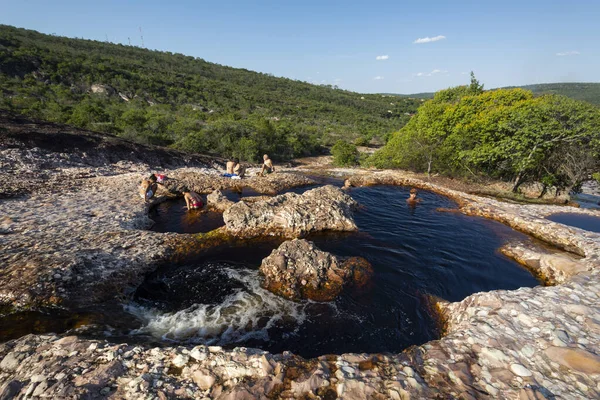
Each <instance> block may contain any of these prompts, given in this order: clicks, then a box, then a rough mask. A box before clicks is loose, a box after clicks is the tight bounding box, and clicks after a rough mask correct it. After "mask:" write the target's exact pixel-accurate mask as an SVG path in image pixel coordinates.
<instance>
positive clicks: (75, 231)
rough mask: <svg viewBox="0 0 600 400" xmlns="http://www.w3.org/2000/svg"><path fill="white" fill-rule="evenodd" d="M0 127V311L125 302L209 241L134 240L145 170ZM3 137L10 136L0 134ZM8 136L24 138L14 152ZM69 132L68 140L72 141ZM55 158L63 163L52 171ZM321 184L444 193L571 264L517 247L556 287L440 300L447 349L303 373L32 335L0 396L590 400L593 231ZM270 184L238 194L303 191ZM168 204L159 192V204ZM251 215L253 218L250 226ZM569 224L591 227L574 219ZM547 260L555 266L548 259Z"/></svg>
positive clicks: (594, 393) (347, 359) (185, 351)
mask: <svg viewBox="0 0 600 400" xmlns="http://www.w3.org/2000/svg"><path fill="white" fill-rule="evenodd" d="M3 118H4V117H3ZM4 125H6V124H4ZM4 125H3V130H2V131H1V132H0V137H2V142H0V152H2V154H1V157H0V160H2V161H1V162H2V165H1V166H0V174H1V176H0V178H1V179H0V182H2V183H1V186H0V191H1V193H2V197H3V198H2V199H1V200H0V248H2V251H1V252H0V265H1V266H2V267H1V268H2V269H1V272H2V274H1V275H0V301H1V303H2V305H4V306H7V307H13V308H34V309H35V307H37V306H38V305H41V304H42V305H43V304H61V305H63V306H65V307H67V308H69V307H76V306H80V305H83V304H89V303H91V302H94V303H98V302H101V301H104V300H107V299H113V298H115V297H119V296H123V295H124V294H125V293H127V290H128V288H131V287H135V286H136V285H137V284H138V283H139V281H140V279H142V277H143V276H144V275H145V274H146V273H147V272H149V271H151V270H153V269H155V268H156V266H157V263H159V262H164V261H165V260H167V259H169V257H170V254H171V253H172V252H178V251H187V249H193V248H197V247H199V246H200V247H201V246H202V243H204V241H206V240H207V239H206V238H203V237H201V236H200V237H195V236H192V235H175V234H161V233H156V232H148V231H145V230H142V229H143V228H146V227H148V225H149V224H151V221H150V220H149V219H148V217H147V212H148V208H149V207H150V205H149V204H144V203H143V201H141V199H140V198H139V197H138V195H137V190H136V189H137V184H138V183H139V179H140V178H141V177H142V176H143V175H145V174H147V173H149V172H151V171H152V168H155V165H156V164H151V163H148V164H146V163H145V162H144V161H139V160H135V159H133V158H131V159H130V158H127V157H125V156H124V155H123V158H122V159H121V160H125V161H123V162H120V161H118V160H113V161H110V160H109V161H108V162H106V163H100V161H98V162H99V164H98V166H94V165H91V164H88V163H87V161H85V160H84V161H81V162H80V161H78V160H77V159H76V157H83V155H82V153H84V152H86V151H87V150H84V149H83V150H82V149H79V150H78V151H75V150H72V151H62V150H63V147H64V148H66V149H69V148H71V149H72V148H73V147H72V146H71V147H69V145H68V142H69V140H65V141H64V142H63V143H62V144H60V143H59V142H57V146H59V147H60V148H57V149H54V148H50V147H49V146H50V144H48V145H45V147H44V146H42V145H41V144H39V143H37V142H35V143H33V144H31V143H29V140H36V139H35V134H36V132H37V131H40V130H41V132H42V133H43V132H44V130H45V129H48V130H49V132H51V133H52V134H53V135H58V134H59V133H60V130H61V129H62V128H61V129H58V128H56V127H52V126H50V125H51V124H50V125H44V124H37V123H34V122H31V121H27V120H20V121H17V123H14V124H13V125H10V126H4ZM57 129H58V130H57ZM65 129H66V128H65ZM69 129H72V128H69ZM13 130H16V131H14V132H17V131H18V132H17V134H13V133H14V132H13ZM7 131H11V132H13V133H10V132H9V134H7V135H5V133H6V132H7ZM19 132H21V133H27V132H29V134H27V135H25V136H24V139H23V140H20V139H19V135H20V134H21V133H19ZM67 133H69V132H67ZM69 134H72V135H76V134H78V133H76V132H75V130H72V131H71V133H69ZM93 135H95V134H93ZM52 140H55V139H52ZM115 140H116V139H115ZM36 143H37V144H36ZM120 145H121V144H119V146H120ZM123 146H125V147H124V148H126V145H125V144H123ZM135 146H138V145H135ZM100 147H101V146H100ZM61 151H62V153H64V154H66V155H65V156H62V155H61V154H62V153H61ZM131 151H133V150H131ZM131 151H130V150H128V152H129V153H130V152H131ZM147 151H148V152H150V156H151V157H150V158H156V155H155V156H152V153H151V152H152V151H153V150H152V148H149V150H147ZM156 151H157V152H158V151H162V150H158V149H157V150H156ZM89 152H90V154H93V156H92V157H94V158H95V159H97V160H101V158H102V157H109V155H108V154H105V153H106V152H105V151H104V150H102V149H97V148H96V147H94V146H92V147H90V150H89ZM132 157H133V156H132ZM118 158H119V157H118ZM61 159H65V160H67V161H65V162H63V163H61V162H60V160H61ZM55 161H56V163H55ZM48 162H49V163H50V164H44V163H48ZM61 164H62V165H61ZM164 168H165V169H167V167H166V165H165V166H164ZM169 168H171V169H167V175H169V176H172V177H173V178H174V179H179V180H181V181H185V182H186V184H190V185H191V184H194V182H196V183H197V184H198V187H199V188H206V191H203V193H210V192H212V191H214V190H216V189H219V185H231V184H233V182H232V181H231V180H229V181H227V180H225V179H224V178H221V177H220V171H218V170H216V169H214V168H213V166H212V165H211V161H207V163H205V164H203V163H202V161H201V160H199V161H197V164H194V165H188V166H187V167H186V168H182V166H175V165H172V166H170V167H169ZM331 172H332V173H334V174H338V175H345V176H347V177H349V179H350V181H351V183H352V185H354V186H361V185H366V184H396V185H409V186H415V187H419V188H423V189H428V190H432V191H435V192H438V193H441V194H444V195H446V196H449V197H451V198H453V199H455V200H456V201H457V202H458V203H459V204H460V212H463V213H466V214H469V215H480V216H485V217H487V218H491V219H494V220H497V221H500V222H502V223H504V224H507V225H509V226H511V227H513V228H515V229H517V230H520V231H522V232H525V233H527V234H529V235H532V236H534V237H536V238H538V239H541V240H542V241H544V242H546V243H548V244H551V245H553V246H555V247H558V248H561V249H563V250H568V251H570V252H572V253H574V254H576V256H574V255H572V254H567V253H562V254H561V253H559V252H556V253H554V252H551V253H548V252H545V251H541V250H539V249H537V248H531V247H530V246H529V245H528V244H515V245H514V246H513V247H512V250H511V251H512V252H513V254H514V255H515V257H517V258H519V257H521V258H522V259H523V260H524V262H523V263H524V264H526V265H527V268H530V269H531V270H532V271H534V272H537V273H538V274H539V275H541V276H549V277H551V279H552V280H553V281H552V282H554V283H556V284H557V285H556V286H538V287H535V288H522V289H519V290H514V291H503V290H498V291H492V292H488V293H476V294H473V295H471V296H469V297H467V298H466V299H464V300H463V301H460V302H457V303H450V304H442V303H438V306H439V308H440V310H441V312H442V315H443V316H444V320H445V324H446V328H445V335H444V337H443V338H441V339H440V340H436V341H432V342H429V343H426V344H424V345H422V346H416V347H412V348H410V349H407V350H406V351H404V352H402V353H399V354H343V355H324V356H321V357H317V358H314V359H310V360H304V359H302V358H300V357H297V356H294V355H292V354H290V353H289V352H284V353H283V354H277V355H273V354H269V353H266V352H263V351H260V350H253V349H245V348H237V349H234V350H224V349H222V348H220V347H205V346H197V347H194V346H180V347H160V348H157V347H152V346H150V345H139V346H136V345H132V344H125V343H120V344H118V343H113V342H111V341H110V340H101V341H98V340H88V339H83V338H78V337H74V336H65V335H27V336H24V337H21V338H19V339H16V340H11V341H8V342H6V343H3V344H0V397H2V398H11V397H15V398H34V397H46V398H115V399H120V398H159V399H165V398H198V399H202V398H217V399H238V398H240V399H241V398H284V399H292V398H302V397H304V398H316V397H317V396H320V397H321V398H344V399H367V398H373V399H409V398H413V399H421V398H465V399H475V398H511V399H528V398H532V399H533V398H548V399H551V398H565V399H589V398H599V397H600V384H599V383H598V382H599V381H600V372H599V368H598V365H599V364H598V363H599V359H598V357H599V356H600V354H599V351H598V349H599V348H600V317H599V315H600V279H599V272H598V271H599V270H598V264H599V262H600V261H599V260H600V236H599V235H598V234H596V233H593V232H588V231H583V230H581V229H577V228H572V227H567V226H565V225H562V224H558V223H555V222H552V221H549V220H547V219H545V218H544V217H545V216H547V215H550V214H552V213H556V212H559V211H563V210H564V208H563V207H558V206H545V205H518V204H512V203H506V202H500V201H497V200H494V199H490V198H483V197H478V196H474V195H469V194H465V193H463V192H458V191H454V190H450V189H447V188H445V187H442V186H437V185H433V184H431V183H429V182H426V181H422V180H418V179H416V178H414V177H413V176H412V175H411V174H407V173H403V172H398V171H375V172H374V171H361V170H333V171H331ZM279 175H280V174H279V173H278V174H273V175H271V176H269V177H268V178H264V179H263V178H258V177H256V178H250V180H248V182H252V180H255V181H257V182H260V183H257V184H256V185H257V187H261V188H264V189H269V190H271V189H273V190H275V189H277V188H279V187H280V186H279V185H284V184H290V183H291V182H292V181H293V182H296V183H299V182H300V181H302V178H297V177H298V176H300V175H298V174H294V173H289V174H286V175H290V178H289V180H287V179H283V180H278V176H279ZM281 175H283V174H281ZM291 176H294V177H293V178H292V177H291ZM245 181H246V180H243V181H242V182H245ZM283 182H287V183H283ZM244 184H245V183H244ZM227 187H230V186H227ZM223 188H226V187H223ZM209 189H210V190H209ZM350 190H352V189H350ZM337 192H338V189H335V188H330V189H325V191H323V192H320V194H319V195H318V196H317V197H315V198H314V199H315V200H318V199H321V200H318V201H321V203H319V207H320V209H319V210H315V213H316V215H318V216H319V217H318V218H324V217H326V216H327V213H328V212H329V208H328V207H329V205H330V203H328V200H326V199H325V197H329V196H331V197H332V198H333V199H337V200H336V201H337V202H338V206H339V207H340V210H350V208H351V207H350V203H349V202H348V201H347V200H345V199H344V197H343V196H340V194H339V193H337ZM16 195H18V196H16ZM172 195H173V194H172V193H171V192H170V191H169V190H165V191H164V192H163V191H162V189H161V191H160V192H159V193H158V198H157V199H156V200H155V201H162V199H164V198H166V197H167V196H172ZM9 196H13V198H10V199H8V198H7V197H9ZM291 197H294V196H291ZM298 197H303V196H298ZM276 198H277V197H276ZM305 200H306V199H304V200H299V199H298V198H294V199H291V198H286V199H285V201H284V200H282V201H281V203H274V204H273V208H277V209H279V210H283V209H285V203H288V202H289V203H290V204H292V203H295V204H297V205H302V204H304V203H302V202H303V201H305ZM268 201H273V199H269V200H268ZM268 201H267V202H268ZM277 201H279V200H277ZM277 201H276V202H277ZM267 202H265V203H264V204H263V203H261V202H260V201H259V202H257V203H255V204H252V205H250V204H245V203H238V204H236V205H235V206H233V207H231V208H230V209H229V210H228V211H227V212H231V210H232V209H234V208H235V207H240V208H241V209H240V210H238V211H239V213H238V215H240V216H248V218H249V219H248V220H249V221H252V220H258V219H259V217H257V215H258V216H259V215H265V214H264V213H263V214H261V213H260V212H262V211H260V210H261V209H262V208H263V207H266V203H267ZM241 204H244V205H243V206H242V205H241ZM255 205H256V209H255V208H253V207H254V206H255ZM289 209H290V210H295V211H294V212H297V213H298V215H299V216H298V219H296V217H288V216H284V220H288V221H296V220H308V221H311V222H310V224H308V225H302V223H301V224H300V225H299V227H298V226H297V225H293V224H292V225H289V226H285V227H286V229H287V232H293V233H294V234H301V233H303V232H304V231H307V230H309V229H308V228H309V227H311V226H312V227H314V226H317V225H316V224H317V223H319V224H320V222H318V221H316V220H314V219H311V218H313V217H312V216H311V215H309V212H308V211H307V210H308V209H307V208H303V206H300V207H299V208H298V209H295V208H293V207H292V208H289ZM246 210H253V211H249V212H248V213H246ZM297 210H305V211H306V213H305V214H301V213H302V211H297ZM254 211H260V212H259V213H258V214H256V215H255V214H253V212H254ZM569 212H577V213H586V214H589V215H598V213H597V212H594V211H590V210H581V209H569ZM348 215H349V214H345V213H340V214H339V216H346V217H347V216H348ZM272 217H274V214H273V215H272V216H271V219H269V218H265V219H264V220H262V222H258V221H257V222H256V223H253V224H254V225H252V229H251V230H249V231H244V229H245V228H244V226H246V225H245V224H244V219H243V218H239V219H236V223H235V224H233V225H232V227H234V230H233V231H234V232H236V233H237V234H240V235H245V234H249V235H254V234H259V233H260V234H262V233H264V232H270V230H271V231H272V230H274V229H276V228H278V227H280V225H279V224H276V225H273V221H272V219H273V218H272ZM286 218H287V219H286ZM333 220H335V219H333ZM350 221H351V220H350V218H349V217H348V219H347V220H346V222H345V223H343V224H342V225H340V226H344V227H352V224H351V222H350ZM238 222H239V223H238ZM319 226H321V225H319ZM267 234H268V233H267ZM549 254H550V255H551V256H552V257H550V258H549V257H547V256H548V255H549ZM557 256H558V259H557V258H556V257H557ZM544 257H546V258H544ZM565 265H566V266H567V267H565ZM565 271H567V272H565Z"/></svg>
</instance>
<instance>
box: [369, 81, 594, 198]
mask: <svg viewBox="0 0 600 400" xmlns="http://www.w3.org/2000/svg"><path fill="white" fill-rule="evenodd" d="M370 163H372V164H373V165H375V166H379V167H396V168H407V169H412V170H417V171H427V172H437V173H443V174H448V175H465V176H490V177H494V178H499V179H504V180H510V181H513V183H514V187H513V189H514V190H515V191H517V190H518V188H519V186H520V185H521V184H523V183H524V182H528V181H539V182H541V183H542V184H544V185H546V186H554V187H557V188H559V189H569V188H572V187H575V186H577V185H578V184H579V183H580V182H581V181H582V180H584V179H587V177H588V176H589V174H590V173H592V172H595V171H597V169H598V166H599V165H600V109H598V108H596V107H594V106H592V105H590V104H587V103H584V102H579V101H575V100H572V99H569V98H566V97H563V96H557V95H545V96H541V97H533V94H532V93H531V92H529V91H526V90H523V89H499V90H493V91H487V92H481V86H480V85H479V84H478V83H475V82H472V84H471V85H470V86H469V87H466V86H459V87H456V88H451V89H447V90H442V91H440V92H438V93H436V94H435V96H434V98H433V100H430V101H427V102H425V103H424V104H423V106H421V108H419V111H418V113H417V115H416V116H415V117H414V118H412V119H411V121H410V122H409V123H408V124H407V125H406V126H405V127H404V128H403V129H401V130H400V131H399V132H397V133H395V134H394V135H393V136H392V137H391V138H390V140H389V141H388V143H387V145H386V146H385V147H384V148H382V149H381V150H380V151H379V152H377V153H376V154H375V155H374V156H373V157H372V158H371V160H370Z"/></svg>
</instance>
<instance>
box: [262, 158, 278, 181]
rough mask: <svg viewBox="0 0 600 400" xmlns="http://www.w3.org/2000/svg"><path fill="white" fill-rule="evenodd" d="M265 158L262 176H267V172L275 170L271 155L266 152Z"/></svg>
mask: <svg viewBox="0 0 600 400" xmlns="http://www.w3.org/2000/svg"><path fill="white" fill-rule="evenodd" d="M263 160H264V161H263V166H262V169H261V170H260V174H261V176H265V172H266V173H267V174H271V173H273V172H275V166H274V165H273V161H271V159H270V158H269V156H268V155H266V154H265V155H264V156H263Z"/></svg>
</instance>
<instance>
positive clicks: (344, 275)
mask: <svg viewBox="0 0 600 400" xmlns="http://www.w3.org/2000/svg"><path fill="white" fill-rule="evenodd" d="M260 272H261V274H262V276H263V281H262V287H264V288H265V289H267V290H270V291H271V292H273V293H275V294H277V295H279V296H282V297H285V298H288V299H291V300H300V299H310V300H316V301H331V300H333V299H335V298H336V297H337V296H338V295H339V294H340V292H341V291H342V289H343V288H344V286H346V285H348V284H352V283H356V284H358V285H364V284H365V283H366V282H367V281H368V280H369V278H370V277H371V275H372V274H373V269H372V267H371V265H370V264H369V263H368V262H367V261H366V260H364V259H362V258H359V257H352V258H349V259H347V260H340V259H338V258H337V257H336V256H334V255H333V254H330V253H327V252H324V251H321V250H319V249H317V248H316V247H315V245H314V243H312V242H309V241H306V240H303V239H294V240H291V241H287V242H284V243H283V244H282V245H281V246H279V248H277V249H275V250H273V252H272V253H271V255H269V256H268V257H267V258H265V259H264V260H263V262H262V264H261V266H260Z"/></svg>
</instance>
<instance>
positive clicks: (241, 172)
mask: <svg viewBox="0 0 600 400" xmlns="http://www.w3.org/2000/svg"><path fill="white" fill-rule="evenodd" d="M233 175H235V176H239V177H240V179H241V178H243V177H244V176H245V175H246V167H244V166H243V165H242V164H240V163H239V162H238V163H236V164H235V167H233Z"/></svg>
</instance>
